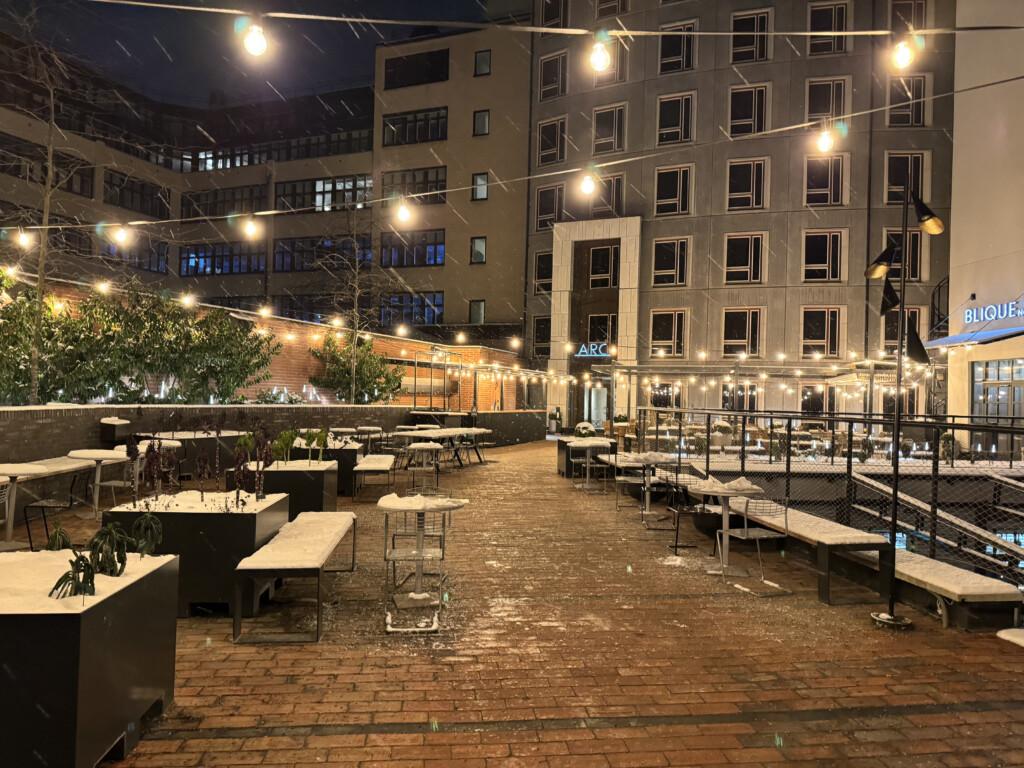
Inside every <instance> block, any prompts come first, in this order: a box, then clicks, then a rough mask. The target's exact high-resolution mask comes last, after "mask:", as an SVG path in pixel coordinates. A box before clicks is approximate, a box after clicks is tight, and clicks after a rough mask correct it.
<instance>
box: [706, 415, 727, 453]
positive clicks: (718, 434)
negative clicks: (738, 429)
mask: <svg viewBox="0 0 1024 768" xmlns="http://www.w3.org/2000/svg"><path fill="white" fill-rule="evenodd" d="M731 443H732V424H730V423H729V422H727V421H721V420H719V421H716V422H715V423H714V424H712V425H711V444H712V445H713V446H715V447H716V448H721V449H722V453H725V446H727V445H729V444H731Z"/></svg>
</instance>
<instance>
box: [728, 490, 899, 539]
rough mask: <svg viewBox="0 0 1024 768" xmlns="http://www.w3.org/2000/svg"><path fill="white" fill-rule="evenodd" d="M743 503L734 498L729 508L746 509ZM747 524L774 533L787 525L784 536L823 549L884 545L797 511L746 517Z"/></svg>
mask: <svg viewBox="0 0 1024 768" xmlns="http://www.w3.org/2000/svg"><path fill="white" fill-rule="evenodd" d="M746 504H747V499H743V498H737V499H732V500H731V501H730V505H731V506H732V507H733V508H735V509H738V510H743V509H746ZM750 520H751V522H756V523H757V524H758V525H763V526H764V527H766V528H773V529H775V530H778V531H782V530H784V529H783V521H786V522H787V523H788V526H787V528H788V533H789V535H790V536H793V537H794V538H797V539H800V540H802V541H806V542H807V543H808V544H825V545H827V546H843V545H849V544H885V543H886V542H887V540H886V538H885V537H884V536H879V535H878V534H877V533H868V532H867V531H860V530H858V529H856V528H851V527H850V526H848V525H843V524H842V523H835V522H833V521H831V520H826V519H825V518H823V517H818V516H817V515H811V514H808V513H807V512H801V511H800V510H798V509H790V510H789V511H788V512H787V513H786V515H785V516H783V515H782V514H781V511H780V513H779V514H778V515H777V516H772V517H760V516H758V515H757V514H752V515H750Z"/></svg>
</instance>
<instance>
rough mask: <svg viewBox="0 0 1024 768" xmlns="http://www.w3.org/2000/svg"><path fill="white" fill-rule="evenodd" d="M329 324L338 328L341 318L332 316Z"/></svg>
mask: <svg viewBox="0 0 1024 768" xmlns="http://www.w3.org/2000/svg"><path fill="white" fill-rule="evenodd" d="M331 325H333V326H334V327H335V328H339V327H340V326H341V318H339V317H335V318H333V319H332V320H331Z"/></svg>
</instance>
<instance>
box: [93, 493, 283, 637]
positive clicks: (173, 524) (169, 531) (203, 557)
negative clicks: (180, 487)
mask: <svg viewBox="0 0 1024 768" xmlns="http://www.w3.org/2000/svg"><path fill="white" fill-rule="evenodd" d="M176 500H177V501H176ZM225 500H227V501H228V503H229V504H230V505H231V509H232V510H233V509H234V504H235V494H234V493H207V494H206V504H205V505H202V506H200V504H199V492H198V491H186V492H184V493H179V494H177V495H175V496H161V497H160V506H159V507H157V506H154V507H153V512H154V514H156V516H157V517H158V518H159V519H160V522H161V523H162V524H163V528H164V538H163V541H162V542H161V543H160V546H159V547H158V548H157V554H175V555H179V556H180V558H181V579H180V581H179V584H178V616H179V617H181V618H184V617H186V616H188V615H189V609H190V607H191V606H192V605H194V604H196V603H221V604H227V605H228V606H229V608H230V609H232V610H233V608H234V606H233V604H232V601H233V599H234V587H235V566H236V565H238V563H239V562H240V561H241V560H242V559H243V558H245V557H248V556H249V555H251V554H252V553H253V552H255V551H256V550H257V549H259V548H260V547H262V546H263V545H264V544H266V543H267V542H268V541H270V539H272V538H273V537H274V534H276V533H277V531H278V530H279V529H280V528H281V526H282V525H284V524H285V523H286V522H288V497H287V496H285V495H283V494H278V495H274V496H268V497H267V498H265V499H263V500H261V501H259V502H257V501H256V500H255V499H254V498H253V497H252V496H251V495H250V496H249V497H248V498H247V499H246V501H247V504H246V506H245V508H244V511H232V512H225V511H223V510H224V501H225ZM145 501H148V502H150V503H151V504H152V500H151V499H146V500H144V502H140V503H139V504H140V508H139V509H132V508H131V505H122V506H119V507H114V508H113V509H111V510H107V511H106V512H104V513H103V524H104V525H106V524H107V523H113V522H117V523H120V524H121V525H122V527H124V529H125V530H126V531H129V532H130V531H131V529H132V523H134V522H135V519H136V518H137V517H139V515H141V514H142V513H143V509H142V508H141V507H142V504H143V503H145ZM258 604H259V594H254V592H253V589H252V585H249V586H247V587H246V588H245V589H244V590H243V592H242V612H243V614H244V615H245V616H247V617H248V616H252V615H254V613H255V610H256V608H257V607H258ZM229 612H230V611H229Z"/></svg>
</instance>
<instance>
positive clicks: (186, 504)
mask: <svg viewBox="0 0 1024 768" xmlns="http://www.w3.org/2000/svg"><path fill="white" fill-rule="evenodd" d="M211 485H212V483H211ZM203 496H204V497H205V498H203V499H201V498H200V493H199V491H182V492H181V493H174V494H161V495H160V498H159V499H157V498H155V497H153V496H147V497H146V498H144V499H139V503H138V505H137V506H135V507H133V506H132V505H131V504H120V505H118V506H116V507H114V508H113V509H111V510H110V511H111V512H145V511H146V510H147V509H148V510H149V511H150V512H153V513H154V514H159V515H164V514H168V513H171V514H175V513H179V512H181V513H186V512H187V513H193V514H195V513H199V514H202V513H207V514H212V513H220V514H224V513H225V512H229V513H231V514H236V513H242V514H252V513H255V512H262V511H264V510H266V509H270V508H271V507H272V506H274V505H275V504H277V503H278V502H279V501H284V500H285V499H287V498H288V495H287V494H284V493H271V494H267V495H266V496H265V497H264V498H262V499H257V498H256V494H253V493H242V494H241V495H240V497H239V498H240V500H241V502H242V503H241V504H239V505H238V506H237V507H236V506H235V494H234V492H233V491H231V492H217V491H207V492H206V493H205V494H203Z"/></svg>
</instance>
